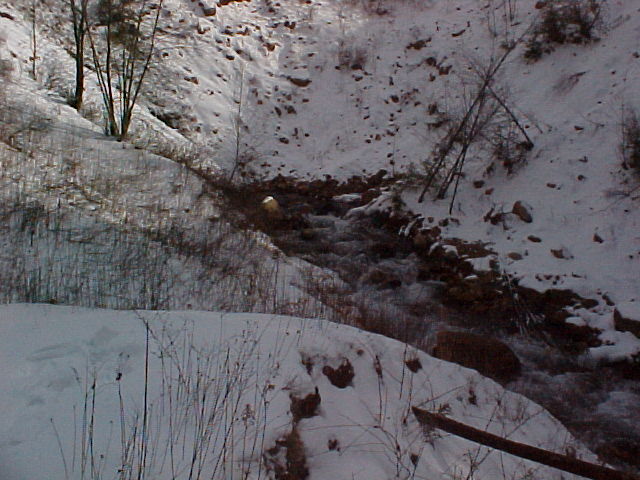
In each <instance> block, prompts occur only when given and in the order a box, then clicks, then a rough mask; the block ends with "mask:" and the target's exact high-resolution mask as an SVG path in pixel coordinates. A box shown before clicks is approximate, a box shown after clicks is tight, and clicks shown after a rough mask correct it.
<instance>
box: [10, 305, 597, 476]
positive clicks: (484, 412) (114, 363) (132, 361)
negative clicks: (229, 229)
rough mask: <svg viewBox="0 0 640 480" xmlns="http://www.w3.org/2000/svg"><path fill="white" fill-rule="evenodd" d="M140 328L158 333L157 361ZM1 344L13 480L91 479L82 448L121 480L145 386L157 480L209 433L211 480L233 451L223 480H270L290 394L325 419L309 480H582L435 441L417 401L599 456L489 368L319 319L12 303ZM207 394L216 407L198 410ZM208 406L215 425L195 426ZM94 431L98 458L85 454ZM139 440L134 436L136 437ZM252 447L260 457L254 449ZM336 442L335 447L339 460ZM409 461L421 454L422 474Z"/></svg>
mask: <svg viewBox="0 0 640 480" xmlns="http://www.w3.org/2000/svg"><path fill="white" fill-rule="evenodd" d="M145 323H146V324H147V325H149V331H150V332H151V335H150V343H149V355H148V357H147V356H145V332H146V329H145ZM0 339H1V340H0V342H1V344H0V347H1V348H0V361H1V362H2V365H3V371H4V372H5V373H4V374H3V375H2V377H0V392H1V393H0V408H2V411H3V413H4V414H3V415H2V417H1V418H0V432H1V438H2V443H1V446H2V448H1V449H0V452H1V453H0V464H1V465H2V467H3V479H6V480H18V479H24V478H29V479H30V480H38V479H43V480H44V479H55V478H61V479H62V478H66V477H65V463H66V468H67V473H68V478H80V473H81V468H82V467H81V465H82V458H83V453H82V452H83V450H84V452H85V455H86V456H88V458H89V459H92V460H95V461H96V462H97V465H98V466H99V468H100V478H117V477H118V474H117V469H118V468H121V467H122V466H121V464H120V463H119V462H121V451H120V450H121V445H120V432H121V431H120V428H121V424H120V422H121V420H124V422H125V430H127V429H128V428H132V427H133V425H134V423H135V422H134V419H135V416H136V415H137V416H138V417H137V420H138V427H139V428H140V423H139V422H140V420H141V415H142V414H143V412H144V408H143V406H144V401H143V399H144V391H145V385H146V387H147V398H148V401H147V412H148V430H147V431H148V434H147V435H148V437H147V447H148V448H149V451H148V456H147V470H146V475H147V477H148V478H157V479H164V478H167V479H169V478H174V477H173V476H172V475H171V467H170V462H169V458H168V456H169V455H170V453H169V452H168V446H169V436H170V432H173V435H174V437H173V438H174V440H173V443H172V445H173V447H174V450H173V465H174V466H173V470H174V471H176V472H180V473H179V474H177V475H176V477H175V478H188V470H189V464H190V459H191V453H192V452H193V449H194V441H197V440H196V439H197V438H198V435H201V437H200V438H206V439H208V440H207V442H206V443H204V444H202V445H200V447H199V448H200V450H199V452H200V453H199V455H200V457H199V458H202V459H203V460H204V464H203V470H202V472H201V473H202V477H203V478H210V476H211V474H212V472H213V469H214V468H215V465H216V462H217V461H218V460H219V455H220V454H221V452H222V451H225V452H226V458H225V460H224V461H223V462H222V463H221V464H219V466H218V475H217V476H216V478H223V477H224V478H240V475H241V470H244V471H245V472H249V474H248V477H246V478H250V479H254V478H260V476H262V478H267V477H268V476H267V474H266V472H265V470H264V468H263V469H262V471H261V470H260V468H259V464H260V461H261V454H262V453H263V452H265V451H267V450H268V449H270V448H272V447H274V446H275V444H276V441H277V440H278V439H279V438H281V437H282V436H283V435H286V434H287V433H288V432H290V431H291V429H292V426H293V421H292V417H291V413H290V412H289V402H290V400H289V396H290V395H296V396H298V397H304V396H305V395H306V394H308V393H311V392H313V391H314V388H315V387H317V388H318V390H319V394H320V397H321V403H320V408H319V412H318V415H316V416H313V417H311V418H303V419H302V420H300V421H299V422H298V424H297V429H298V432H299V434H300V436H301V439H302V441H303V443H304V452H305V455H306V459H307V464H308V467H309V470H310V477H309V478H310V479H311V480H313V479H317V480H321V479H329V478H331V479H345V480H347V479H354V478H356V479H360V478H362V479H381V480H382V479H388V478H425V477H426V478H433V477H436V478H448V477H449V476H451V477H455V476H456V475H462V476H465V475H467V474H468V473H469V472H470V471H472V472H473V475H474V478H478V479H481V478H487V479H488V478H492V479H494V478H519V477H518V475H526V473H527V472H531V475H532V476H530V477H527V478H540V479H543V478H544V479H552V478H557V479H560V478H564V479H568V478H573V477H572V476H568V475H566V474H564V476H563V475H562V474H560V472H558V471H555V470H553V469H548V468H546V467H541V466H539V465H535V464H533V463H530V462H528V461H524V460H520V459H517V458H515V457H512V456H510V455H507V454H501V453H500V452H497V451H490V450H488V449H486V448H485V447H480V446H478V445H475V444H473V443H471V442H469V441H466V440H463V439H460V438H458V437H455V436H452V435H448V434H445V433H443V432H438V431H426V430H424V429H423V428H422V427H420V426H419V425H418V424H417V422H416V420H415V419H414V417H413V415H412V414H411V413H410V407H411V406H419V407H421V408H426V409H428V410H431V411H439V412H443V413H445V414H446V415H447V416H449V417H451V418H453V419H456V420H458V421H461V422H464V423H467V424H469V425H471V426H474V427H476V428H481V429H486V430H488V431H490V432H493V433H495V434H498V435H502V436H506V437H508V438H510V439H512V440H515V441H519V442H524V443H527V444H531V445H535V446H539V447H542V448H547V449H551V450H554V451H558V452H561V453H562V452H565V451H569V450H571V449H575V450H576V452H577V454H578V456H579V457H581V458H584V459H587V460H590V461H593V460H595V457H594V456H593V455H592V454H590V453H589V452H588V451H586V450H585V449H584V448H583V447H581V446H580V445H579V444H577V443H576V441H575V440H574V439H573V438H572V437H571V435H570V434H569V433H568V432H567V431H566V430H565V429H564V428H563V427H562V426H561V425H560V424H559V422H557V421H556V420H555V419H554V418H553V417H551V416H550V415H549V414H548V413H547V412H546V411H545V410H543V409H542V408H541V407H540V406H538V405H536V404H534V403H533V402H531V401H529V400H527V399H526V398H524V397H521V396H519V395H517V394H514V393H510V392H508V391H506V390H503V389H502V388H501V387H500V386H499V385H497V384H496V383H494V382H493V381H491V380H488V379H486V378H483V377H482V376H480V375H479V374H478V373H476V372H474V371H471V370H468V369H465V368H462V367H460V366H457V365H454V364H450V363H447V362H443V361H440V360H437V359H434V358H432V357H429V356H428V355H426V354H424V353H422V352H419V351H414V350H413V349H411V348H409V347H407V346H406V345H403V344H401V343H400V342H397V341H394V340H390V339H387V338H384V337H382V336H378V335H374V334H370V333H367V332H363V331H359V330H356V329H354V328H351V327H346V326H341V325H337V324H332V323H328V322H324V321H317V320H302V319H298V318H292V317H282V316H273V315H255V314H222V313H215V312H142V311H139V312H136V311H130V312H127V311H112V310H95V309H84V308H78V307H58V306H50V305H5V306H2V307H0ZM145 359H147V360H148V378H147V381H146V383H145ZM345 359H347V360H348V361H349V362H350V363H351V364H352V366H353V369H354V372H355V376H354V378H353V380H352V385H351V386H347V387H346V388H337V387H336V386H334V385H332V384H331V383H330V382H329V380H328V378H327V377H326V376H325V375H324V374H323V373H322V371H323V367H324V366H327V365H328V366H332V367H337V366H338V365H339V364H340V363H341V362H343V361H344V360H345ZM409 359H418V360H419V361H420V364H421V365H422V368H421V369H420V370H418V371H417V372H416V373H412V372H411V371H410V370H409V369H408V368H407V366H406V365H405V363H404V362H405V361H406V360H409ZM303 361H304V362H305V364H303V363H302V362H303ZM307 368H309V370H307ZM94 381H95V388H93V387H92V383H93V382H94ZM196 382H197V383H196ZM181 388H183V389H185V388H186V389H191V390H190V391H189V390H185V391H180V389H181ZM205 390H206V392H207V394H208V395H209V400H206V401H202V398H203V397H200V396H199V395H204V394H205ZM119 392H120V393H121V395H122V399H123V407H122V408H123V411H124V418H121V415H120V408H121V407H120V403H119V402H120V400H119ZM94 394H95V400H93V395H94ZM87 395H88V396H87ZM87 398H88V400H86V399H87ZM94 401H95V408H92V407H91V405H93V402H94ZM170 401H172V402H174V403H169V402H170ZM85 402H88V404H89V406H88V416H87V417H84V420H83V415H84V413H83V412H84V411H85ZM199 409H202V410H203V411H204V412H206V415H208V417H207V418H208V420H207V422H208V423H207V424H206V425H205V426H204V428H201V429H200V430H198V424H197V421H198V419H199V418H200V417H199V415H200V414H199ZM92 415H93V417H94V420H93V423H91V420H90V418H91V416H92ZM170 419H171V421H173V422H175V423H172V424H169V422H170ZM89 425H92V427H91V429H90V428H89ZM201 427H202V425H201ZM171 428H173V429H174V430H170V429H171ZM90 431H91V432H92V433H91V437H92V442H93V451H92V452H91V451H89V450H87V448H88V447H87V448H85V447H86V442H87V441H89V435H90V434H89V432H90ZM178 431H179V432H180V433H176V432H178ZM197 432H200V434H198V433H197ZM223 432H227V433H223ZM130 433H131V431H130V430H127V431H126V432H125V435H126V436H127V437H126V438H127V439H129V437H128V435H129V434H130ZM137 435H138V437H137V438H138V439H139V437H140V435H141V434H140V431H138V433H137ZM218 435H224V437H219V436H218ZM223 438H224V440H225V441H226V442H227V443H226V444H225V443H224V442H223ZM232 439H233V442H234V443H233V445H234V447H233V448H232V447H231V444H232V443H231V441H232ZM254 439H257V441H258V444H259V448H257V449H255V450H251V448H250V447H249V446H250V445H253V442H254ZM330 441H334V442H336V441H337V443H334V447H332V448H333V449H330V448H329V446H328V445H329V442H330ZM83 442H85V443H83ZM225 445H226V447H225ZM183 448H184V451H183V450H182V449H183ZM205 451H206V452H207V453H208V456H205ZM250 452H251V454H250ZM411 455H416V456H417V457H418V460H417V464H416V465H414V464H413V463H412V461H411V459H410V456H411ZM414 461H415V457H414ZM132 463H134V465H133V468H134V469H135V462H132ZM87 465H89V464H88V463H87ZM86 468H87V469H89V467H88V466H86ZM412 475H413V476H412ZM512 475H515V477H513V476H512ZM242 478H245V477H244V476H243V477H242Z"/></svg>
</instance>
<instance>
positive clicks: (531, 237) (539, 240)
mask: <svg viewBox="0 0 640 480" xmlns="http://www.w3.org/2000/svg"><path fill="white" fill-rule="evenodd" d="M527 239H528V240H529V241H530V242H534V243H540V242H541V241H542V239H541V238H540V237H536V236H535V235H529V236H528V237H527Z"/></svg>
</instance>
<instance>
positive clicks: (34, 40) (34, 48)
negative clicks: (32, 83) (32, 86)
mask: <svg viewBox="0 0 640 480" xmlns="http://www.w3.org/2000/svg"><path fill="white" fill-rule="evenodd" d="M37 11H38V10H37V8H36V0H31V76H32V77H33V79H34V80H37V78H36V76H37V72H36V60H37V58H38V36H37V31H36V12H37Z"/></svg>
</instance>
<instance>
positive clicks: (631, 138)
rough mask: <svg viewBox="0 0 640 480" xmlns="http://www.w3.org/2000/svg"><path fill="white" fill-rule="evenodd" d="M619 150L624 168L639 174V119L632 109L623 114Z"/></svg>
mask: <svg viewBox="0 0 640 480" xmlns="http://www.w3.org/2000/svg"><path fill="white" fill-rule="evenodd" d="M620 149H621V151H622V159H623V165H624V167H625V168H631V169H633V170H635V171H636V172H638V173H640V118H639V116H638V112H637V111H635V110H633V109H626V110H625V111H624V112H623V117H622V144H621V146H620Z"/></svg>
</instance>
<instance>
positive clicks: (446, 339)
mask: <svg viewBox="0 0 640 480" xmlns="http://www.w3.org/2000/svg"><path fill="white" fill-rule="evenodd" d="M433 356H434V357H437V358H440V359H441V360H446V361H448V362H454V363H457V364H459V365H462V366H464V367H468V368H473V369H474V370H477V371H478V372H480V373H481V374H483V375H485V376H487V377H490V378H493V379H494V380H498V381H501V382H508V381H510V380H513V379H514V378H515V377H517V376H518V374H519V373H520V369H521V365H520V360H518V357H517V356H516V355H515V353H513V351H512V350H511V349H510V348H509V347H508V346H507V345H506V344H504V343H503V342H501V341H499V340H496V339H493V338H489V337H484V336H481V335H476V334H473V333H467V332H452V331H443V332H439V333H438V335H437V340H436V346H435V347H434V349H433Z"/></svg>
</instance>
